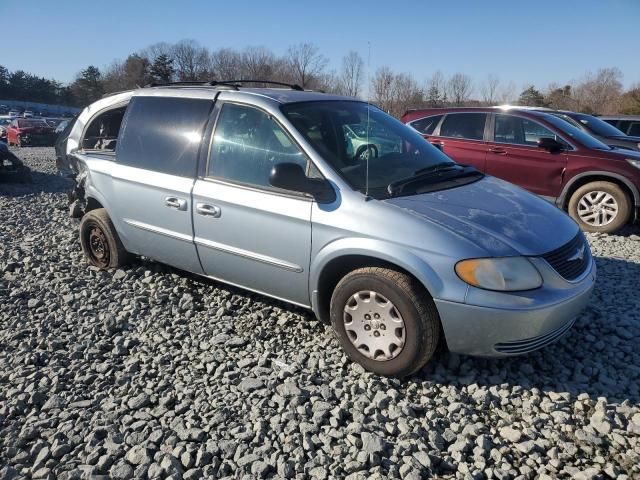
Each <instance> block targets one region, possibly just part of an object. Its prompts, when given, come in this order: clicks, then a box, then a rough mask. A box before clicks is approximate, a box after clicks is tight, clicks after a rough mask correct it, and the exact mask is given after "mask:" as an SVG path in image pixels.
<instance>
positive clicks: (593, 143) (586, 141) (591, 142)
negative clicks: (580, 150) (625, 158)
mask: <svg viewBox="0 0 640 480" xmlns="http://www.w3.org/2000/svg"><path fill="white" fill-rule="evenodd" d="M544 119H545V120H546V121H547V122H549V123H551V124H552V125H553V126H554V127H556V128H557V129H558V130H560V131H561V132H563V133H565V134H567V135H568V136H569V137H571V138H573V139H575V140H577V141H578V142H580V143H581V144H582V145H584V146H585V147H587V148H594V149H596V150H611V147H610V146H608V145H605V144H604V143H602V142H601V141H600V140H598V139H597V138H594V137H592V136H591V135H589V134H588V133H585V132H583V131H582V130H580V129H579V128H577V127H574V126H573V125H571V124H570V123H569V122H567V121H566V120H563V119H562V118H558V117H556V116H555V115H551V114H545V117H544Z"/></svg>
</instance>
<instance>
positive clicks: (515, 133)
mask: <svg viewBox="0 0 640 480" xmlns="http://www.w3.org/2000/svg"><path fill="white" fill-rule="evenodd" d="M542 137H549V138H553V139H555V140H559V141H562V139H561V138H559V137H558V136H557V135H556V134H555V133H553V132H552V131H551V130H549V129H548V128H546V127H544V126H542V125H540V124H539V123H537V122H533V121H531V120H528V119H526V118H522V117H517V116H515V115H500V114H498V115H496V125H495V129H494V134H493V140H494V142H498V143H515V144H517V145H531V146H536V145H537V142H538V139H540V138H542Z"/></svg>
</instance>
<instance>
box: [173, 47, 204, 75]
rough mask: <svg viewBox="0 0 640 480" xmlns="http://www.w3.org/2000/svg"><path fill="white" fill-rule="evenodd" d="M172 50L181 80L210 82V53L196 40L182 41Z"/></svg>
mask: <svg viewBox="0 0 640 480" xmlns="http://www.w3.org/2000/svg"><path fill="white" fill-rule="evenodd" d="M171 50H172V55H171V57H172V58H173V62H174V67H175V69H176V75H177V76H178V79H179V80H181V81H195V80H209V78H208V77H209V75H210V73H209V71H210V64H209V51H208V50H207V49H206V48H205V47H202V46H200V45H198V43H197V42H195V41H194V40H181V41H180V42H178V43H176V44H175V45H174V46H173V48H172V49H171Z"/></svg>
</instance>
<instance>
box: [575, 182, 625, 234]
mask: <svg viewBox="0 0 640 480" xmlns="http://www.w3.org/2000/svg"><path fill="white" fill-rule="evenodd" d="M630 214H631V201H630V199H629V197H628V196H627V194H626V193H625V192H624V191H623V190H622V188H620V187H619V186H618V185H616V184H615V183H611V182H592V183H587V184H586V185H583V186H582V187H580V188H578V189H577V190H576V191H575V192H574V193H573V195H572V196H571V199H570V200H569V215H571V217H572V218H573V219H574V220H575V221H576V222H578V224H579V225H580V228H582V230H584V231H586V232H603V233H611V232H615V231H616V230H618V229H619V228H621V227H623V226H624V225H625V224H626V223H627V221H628V220H629V215H630Z"/></svg>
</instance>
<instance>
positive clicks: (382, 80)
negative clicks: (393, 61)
mask: <svg viewBox="0 0 640 480" xmlns="http://www.w3.org/2000/svg"><path fill="white" fill-rule="evenodd" d="M394 78H395V76H394V74H393V72H392V71H391V69H390V68H389V67H380V68H378V70H376V73H375V75H374V76H373V78H372V79H371V91H372V93H373V99H372V100H373V102H374V103H375V104H376V105H378V107H380V108H381V109H382V110H384V111H385V112H390V111H391V108H392V104H393V81H394Z"/></svg>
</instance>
